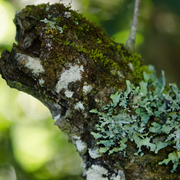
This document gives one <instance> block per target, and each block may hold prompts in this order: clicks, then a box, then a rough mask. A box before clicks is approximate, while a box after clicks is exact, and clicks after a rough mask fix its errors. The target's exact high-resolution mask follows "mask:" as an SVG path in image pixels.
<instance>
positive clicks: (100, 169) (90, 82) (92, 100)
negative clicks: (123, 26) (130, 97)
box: [0, 4, 180, 180]
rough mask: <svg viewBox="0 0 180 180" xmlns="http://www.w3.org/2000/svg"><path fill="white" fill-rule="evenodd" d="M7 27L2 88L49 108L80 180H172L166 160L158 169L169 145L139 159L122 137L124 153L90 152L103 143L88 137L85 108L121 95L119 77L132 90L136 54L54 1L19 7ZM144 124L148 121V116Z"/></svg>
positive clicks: (137, 77)
mask: <svg viewBox="0 0 180 180" xmlns="http://www.w3.org/2000/svg"><path fill="white" fill-rule="evenodd" d="M14 22H15V25H16V28H17V34H16V41H17V42H18V45H16V44H14V45H13V48H12V50H11V52H9V51H7V50H4V51H3V53H2V55H1V59H0V73H1V75H2V77H3V78H4V79H5V80H6V82H7V84H8V85H9V86H10V87H12V88H16V89H18V90H20V91H24V92H26V93H28V94H31V95H32V96H34V97H36V98H37V99H39V100H40V101H41V102H42V103H43V104H44V105H45V106H47V107H48V108H49V110H50V111H51V114H52V117H53V118H54V120H55V125H57V126H58V127H59V128H60V129H61V130H62V131H63V132H65V133H67V134H68V136H69V139H70V140H71V141H72V143H73V144H74V145H75V146H76V148H77V151H78V153H79V154H80V156H81V158H82V161H83V170H84V174H83V176H84V177H85V178H86V179H88V180H93V179H94V180H95V179H98V180H106V179H110V180H124V179H127V180H137V179H143V180H146V179H149V180H150V179H151V180H152V179H157V180H158V179H163V180H165V179H168V180H170V179H180V174H179V172H178V168H174V170H176V171H174V172H173V173H171V172H170V171H171V169H172V164H171V163H169V164H168V163H167V164H168V165H158V162H160V161H162V160H163V159H166V158H167V156H168V154H169V152H172V151H173V147H172V146H168V147H167V148H164V149H162V150H161V151H159V153H157V154H155V153H154V152H151V151H150V148H151V147H154V146H152V145H151V142H150V145H149V146H148V148H145V147H143V148H142V150H143V152H144V156H140V155H139V154H137V155H134V153H136V152H137V145H136V143H135V141H133V140H131V141H130V140H127V139H126V140H127V142H126V145H127V148H126V150H125V151H126V156H124V155H123V152H122V151H120V150H119V151H117V152H113V153H111V154H109V155H108V152H104V153H99V152H98V149H99V148H100V147H104V146H105V145H102V144H101V145H98V144H97V142H98V141H99V139H98V138H96V139H95V138H94V136H93V135H92V134H91V133H92V132H97V126H96V124H99V117H98V115H97V113H91V112H90V110H92V109H96V110H98V112H105V110H104V106H106V105H107V104H108V103H111V100H112V98H110V96H111V94H115V93H116V92H119V93H121V92H124V91H125V90H126V86H127V84H128V83H127V80H129V81H128V82H131V84H133V85H134V86H135V87H136V86H138V85H139V82H141V81H142V80H143V78H144V76H143V74H144V73H143V72H144V71H145V72H148V67H146V66H143V65H142V60H141V57H140V56H139V55H137V54H135V53H132V52H129V51H128V50H126V49H125V48H124V46H123V45H121V44H117V43H115V42H113V40H112V39H111V38H110V37H108V36H107V35H106V34H105V32H104V30H102V29H101V28H99V27H96V26H95V25H94V24H93V23H90V22H88V21H87V20H86V19H85V18H83V17H82V15H81V14H79V13H77V12H75V11H73V10H71V9H70V7H65V6H64V5H62V4H54V5H51V6H50V5H49V4H43V5H38V6H27V7H26V8H25V9H23V10H22V11H21V12H18V13H17V14H16V16H15V19H14ZM142 87H143V85H142ZM142 87H141V88H142ZM148 90H151V88H149V89H148ZM163 90H164V85H163ZM142 91H143V90H142ZM146 93H147V92H146ZM139 101H140V99H139ZM168 102H169V101H168ZM168 102H167V104H168ZM132 109H133V108H132ZM134 109H135V108H134ZM128 113H129V114H130V115H131V114H133V113H134V112H133V111H131V112H130V111H129V112H128ZM178 113H179V112H178ZM148 120H149V121H151V122H153V121H154V119H153V117H152V116H151V117H150V116H149V118H148ZM149 126H150V123H148V124H147V128H148V127H149ZM124 127H126V126H124ZM147 128H146V129H147ZM156 129H157V128H156ZM156 129H155V130H154V131H156ZM119 133H121V132H119ZM161 134H162V137H161V138H164V134H163V133H161ZM154 136H155V135H153V137H154ZM157 136H160V134H157ZM106 138H107V137H106ZM104 139H105V137H104ZM164 139H165V138H164ZM166 146H167V145H166ZM113 147H115V145H113ZM139 151H141V147H139ZM156 151H157V152H158V150H157V149H156ZM141 155H142V154H141ZM179 156H180V155H179V154H177V157H179ZM178 163H179V159H178V158H177V162H176V164H177V165H178Z"/></svg>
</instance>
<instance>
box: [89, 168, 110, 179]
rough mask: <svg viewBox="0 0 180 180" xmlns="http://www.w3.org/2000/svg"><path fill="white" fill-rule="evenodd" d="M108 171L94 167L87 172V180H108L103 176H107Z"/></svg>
mask: <svg viewBox="0 0 180 180" xmlns="http://www.w3.org/2000/svg"><path fill="white" fill-rule="evenodd" d="M107 173H108V170H107V169H105V168H104V167H102V166H98V165H92V166H91V167H90V168H89V169H88V170H87V171H86V175H87V177H86V180H97V179H98V180H108V178H107V177H103V175H107Z"/></svg>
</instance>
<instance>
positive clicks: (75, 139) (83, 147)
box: [71, 135, 87, 154]
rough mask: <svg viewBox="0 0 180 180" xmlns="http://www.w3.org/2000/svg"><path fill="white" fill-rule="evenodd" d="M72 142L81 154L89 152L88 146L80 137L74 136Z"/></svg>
mask: <svg viewBox="0 0 180 180" xmlns="http://www.w3.org/2000/svg"><path fill="white" fill-rule="evenodd" d="M71 140H72V142H73V144H75V146H76V148H77V150H78V152H79V153H80V154H85V153H86V152H87V144H86V143H85V142H83V141H82V140H81V137H80V136H76V135H75V136H72V139H71Z"/></svg>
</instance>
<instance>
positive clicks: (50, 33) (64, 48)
mask: <svg viewBox="0 0 180 180" xmlns="http://www.w3.org/2000/svg"><path fill="white" fill-rule="evenodd" d="M67 13H68V15H67ZM19 19H21V22H22V26H23V28H24V29H25V31H31V32H35V36H37V38H36V39H38V41H39V40H40V43H41V45H40V47H41V57H40V58H41V61H42V64H43V66H44V68H45V70H46V71H48V73H49V74H52V77H50V78H51V79H49V77H48V81H46V78H45V77H44V79H45V82H46V83H47V84H48V86H49V88H51V87H53V86H54V79H55V77H54V75H53V74H54V69H58V68H60V69H62V67H63V66H64V65H65V64H66V63H67V62H68V63H71V62H74V61H75V59H79V56H80V55H81V57H82V56H83V57H84V58H86V59H87V61H88V66H89V68H90V69H91V71H92V72H94V74H97V75H98V74H99V76H101V77H103V79H102V82H103V83H104V84H105V83H109V82H108V81H109V79H112V78H113V79H118V78H119V76H118V75H117V73H115V71H116V72H118V71H119V72H121V74H123V76H122V77H124V78H125V79H129V80H131V81H133V82H135V83H136V82H137V83H138V82H139V81H141V80H142V77H143V74H142V72H143V71H144V70H145V69H146V68H145V67H144V66H142V58H141V56H140V55H138V54H136V53H133V52H129V51H128V50H126V49H125V47H124V46H123V45H122V44H117V43H115V42H114V41H113V39H112V38H110V37H109V36H108V35H107V34H106V32H105V30H104V29H103V28H101V27H97V26H96V25H95V24H94V23H91V22H89V21H88V20H86V18H84V17H83V16H82V14H80V13H77V12H76V11H73V10H71V8H70V6H69V7H65V6H64V5H63V4H58V3H57V4H53V5H49V4H42V5H38V6H34V5H30V6H26V8H25V9H23V10H22V12H20V13H18V14H17V15H16V18H15V23H17V24H18V22H19ZM27 19H28V20H27ZM79 63H80V64H83V62H79ZM130 64H132V67H133V68H130V67H129V65H130ZM100 67H102V68H100ZM99 69H102V71H99ZM114 70H115V71H114ZM111 71H112V72H113V73H110V72H111ZM103 72H104V73H103ZM107 72H109V73H107ZM105 74H108V76H107V75H105ZM90 76H91V77H92V76H93V75H90ZM86 81H87V82H88V80H86ZM117 81H118V80H117ZM113 85H114V86H119V84H117V85H116V84H113Z"/></svg>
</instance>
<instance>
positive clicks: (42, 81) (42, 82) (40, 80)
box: [39, 78, 45, 86]
mask: <svg viewBox="0 0 180 180" xmlns="http://www.w3.org/2000/svg"><path fill="white" fill-rule="evenodd" d="M44 82H45V81H44V79H43V78H41V79H39V85H40V86H42V85H43V84H44Z"/></svg>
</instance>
